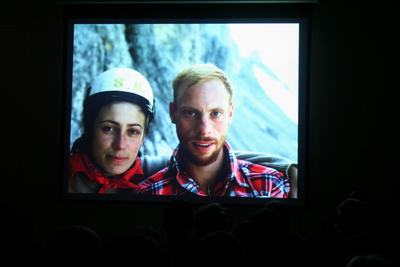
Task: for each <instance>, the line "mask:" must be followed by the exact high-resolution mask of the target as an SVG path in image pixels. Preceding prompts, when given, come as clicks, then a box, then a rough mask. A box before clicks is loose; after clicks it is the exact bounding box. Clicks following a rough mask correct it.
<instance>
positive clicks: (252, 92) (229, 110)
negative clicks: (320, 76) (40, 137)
mask: <svg viewBox="0 0 400 267" xmlns="http://www.w3.org/2000/svg"><path fill="white" fill-rule="evenodd" d="M130 70H134V74H132V73H130ZM107 71H108V72H107ZM136 72H137V73H136ZM135 75H136V76H135ZM177 76H179V78H177ZM128 77H134V78H132V79H133V80H132V81H131V80H130V79H131V78H128ZM135 77H136V78H135ZM118 79H122V80H123V81H124V82H121V84H120V81H121V80H118ZM138 79H139V80H140V82H137V80H138ZM174 80H175V88H174V86H173V82H174ZM71 87H72V88H71V121H70V150H71V151H75V152H76V151H86V152H87V153H88V157H85V158H80V159H75V161H74V162H75V164H76V165H75V166H78V169H79V170H81V172H83V173H85V174H86V176H88V173H90V172H93V173H92V174H89V176H90V175H92V176H94V177H96V178H93V179H89V181H85V180H80V179H78V180H75V182H74V183H73V184H72V185H71V184H70V191H69V192H77V193H125V194H143V195H177V196H178V195H187V194H189V195H191V194H192V195H199V196H231V197H265V198H295V197H296V194H297V190H296V188H294V187H295V185H293V184H291V179H296V181H297V177H295V178H292V177H290V175H294V174H293V173H296V172H295V171H294V172H290V171H289V169H290V168H291V167H293V164H292V163H297V161H298V127H299V124H298V121H299V115H298V104H299V24H298V23H258V24H255V23H242V24H238V23H228V24H227V23H225V24H219V23H208V24H83V23H76V24H74V25H73V60H72V84H71ZM124 88H125V89H124ZM130 90H133V91H134V94H136V95H138V96H139V97H136V96H135V99H134V100H132V98H131V97H130V96H129V97H128V96H126V93H127V92H128V93H132V92H131V91H130ZM135 90H136V91H135ZM108 91H114V92H116V91H118V93H117V94H113V95H112V97H113V99H114V100H113V101H110V102H107V103H106V102H104V101H103V100H99V99H100V97H96V96H99V95H100V94H103V95H106V94H110V93H109V92H108ZM124 97H128V98H129V99H130V100H129V101H125V100H126V99H125V98H124ZM95 98H96V99H95ZM138 98H139V100H138ZM85 99H86V100H85ZM87 99H91V100H90V101H88V100H87ZM93 99H95V100H93ZM153 100H154V101H153ZM85 101H86V102H85ZM135 101H136V102H135ZM125 102H130V103H134V105H124V104H123V103H125ZM84 103H85V105H86V109H87V110H91V109H93V110H96V108H97V110H96V111H91V112H92V113H93V114H92V113H90V112H89V113H88V112H87V110H86V113H85V112H84V106H85V105H84ZM170 103H173V104H170ZM93 106H96V108H92V107H93ZM83 114H86V115H85V116H84V115H83ZM87 114H89V115H87ZM109 114H112V115H109ZM127 114H129V115H130V116H128V115H127ZM110 116H111V117H110ZM132 118H135V119H132ZM104 122H106V123H104ZM96 123H100V124H96ZM88 131H90V134H88ZM117 132H118V134H119V137H115V138H119V139H120V140H119V141H118V142H119V143H123V145H121V144H120V146H125V145H126V146H127V147H128V145H127V144H129V145H130V146H129V151H130V152H129V153H128V152H126V153H125V152H116V148H115V145H113V142H114V143H115V142H116V141H115V140H111V141H110V139H109V140H108V143H109V148H107V142H105V140H106V139H107V138H110V136H111V135H115V136H117ZM123 133H128V135H127V136H128V137H124V135H123ZM88 136H90V138H87V137H88ZM82 137H85V138H82ZM96 138H97V139H96ZM86 139H90V141H88V140H86ZM82 140H84V141H85V142H86V143H85V142H83V141H82ZM124 142H125V143H124ZM118 149H120V148H118ZM124 149H125V148H124ZM139 158H140V159H139ZM137 159H139V160H137ZM89 165H90V168H88V166H89ZM293 168H294V167H293ZM82 170H83V171H82ZM171 170H173V171H171ZM127 172H128V173H129V174H127ZM290 173H292V174H290ZM196 175H197V177H196ZM149 177H150V178H149Z"/></svg>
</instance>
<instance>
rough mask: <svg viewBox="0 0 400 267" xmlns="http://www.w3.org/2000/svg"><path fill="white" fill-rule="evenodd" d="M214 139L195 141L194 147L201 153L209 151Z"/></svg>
mask: <svg viewBox="0 0 400 267" xmlns="http://www.w3.org/2000/svg"><path fill="white" fill-rule="evenodd" d="M214 144H215V142H214V141H193V142H192V145H193V147H194V148H195V149H196V150H197V151H199V152H200V153H207V152H209V151H210V150H211V148H212V147H213V146H214Z"/></svg>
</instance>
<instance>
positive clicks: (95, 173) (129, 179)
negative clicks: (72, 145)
mask: <svg viewBox="0 0 400 267" xmlns="http://www.w3.org/2000/svg"><path fill="white" fill-rule="evenodd" d="M70 164H71V168H72V173H71V179H73V177H75V175H76V174H77V173H84V174H85V175H86V177H87V178H88V179H89V180H91V181H93V182H96V183H98V184H100V185H101V188H100V190H99V192H98V193H100V194H104V193H106V192H107V190H109V189H119V188H123V189H129V188H130V189H133V190H135V191H136V190H137V188H138V186H137V183H138V182H140V180H141V179H142V178H143V175H144V173H143V170H142V165H141V161H140V158H139V157H137V158H136V160H135V163H133V165H132V166H131V167H130V168H129V169H128V170H127V171H126V172H124V173H123V174H122V175H119V176H116V177H113V178H108V177H106V176H104V175H103V173H102V172H101V171H100V170H99V169H98V168H97V167H96V166H95V164H94V163H93V162H92V161H91V160H90V159H89V157H88V156H87V155H84V154H79V153H75V154H72V155H71V158H70ZM135 178H136V179H138V180H137V182H136V183H134V180H136V179H135Z"/></svg>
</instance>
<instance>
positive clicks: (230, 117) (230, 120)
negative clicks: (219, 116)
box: [228, 104, 233, 124]
mask: <svg viewBox="0 0 400 267" xmlns="http://www.w3.org/2000/svg"><path fill="white" fill-rule="evenodd" d="M228 118H229V124H231V122H232V118H233V104H230V106H229V110H228Z"/></svg>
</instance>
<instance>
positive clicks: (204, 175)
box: [186, 149, 224, 192]
mask: <svg viewBox="0 0 400 267" xmlns="http://www.w3.org/2000/svg"><path fill="white" fill-rule="evenodd" d="M223 165H224V149H221V151H220V153H219V155H218V157H217V159H216V160H215V161H214V162H213V163H211V164H208V165H206V166H199V165H196V164H192V163H188V164H187V165H186V168H187V172H188V173H189V174H190V175H191V176H192V177H193V179H194V180H196V182H197V183H198V184H199V186H200V189H201V190H204V191H205V192H208V189H209V187H210V186H212V185H213V184H214V182H215V180H216V179H217V177H218V175H220V173H221V172H222V170H223Z"/></svg>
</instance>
